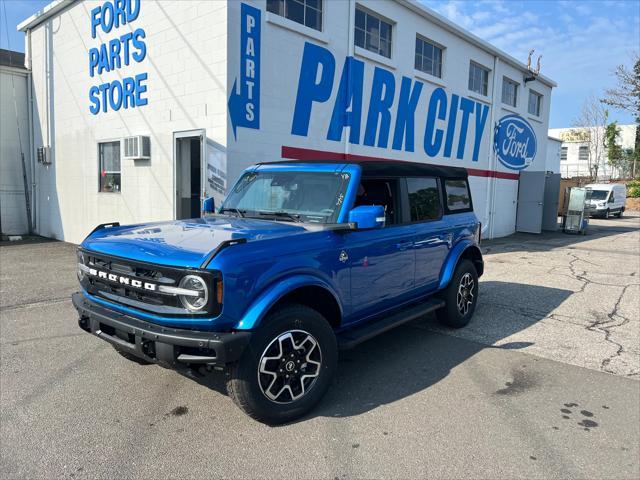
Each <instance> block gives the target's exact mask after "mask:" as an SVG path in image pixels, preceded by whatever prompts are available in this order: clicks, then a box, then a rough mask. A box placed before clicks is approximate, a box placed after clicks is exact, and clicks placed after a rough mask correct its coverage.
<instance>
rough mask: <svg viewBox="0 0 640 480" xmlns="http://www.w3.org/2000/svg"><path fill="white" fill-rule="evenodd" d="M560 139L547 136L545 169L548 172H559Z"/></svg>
mask: <svg viewBox="0 0 640 480" xmlns="http://www.w3.org/2000/svg"><path fill="white" fill-rule="evenodd" d="M561 147H562V140H558V139H557V138H552V137H549V138H548V140H547V163H546V167H545V168H546V170H547V171H548V172H553V173H560V148H561Z"/></svg>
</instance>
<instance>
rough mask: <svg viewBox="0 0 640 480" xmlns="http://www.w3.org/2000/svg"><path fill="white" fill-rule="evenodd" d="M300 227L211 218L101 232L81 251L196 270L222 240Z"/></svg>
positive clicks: (271, 234)
mask: <svg viewBox="0 0 640 480" xmlns="http://www.w3.org/2000/svg"><path fill="white" fill-rule="evenodd" d="M306 231H307V230H306V228H305V227H304V226H302V225H300V224H295V223H284V222H274V221H269V220H259V219H253V218H236V217H224V216H214V217H207V218H196V219H192V220H177V221H173V222H158V223H147V224H140V225H129V226H122V227H110V228H103V229H101V230H98V231H97V232H95V233H93V234H91V235H89V236H88V237H87V238H86V239H85V240H84V242H82V245H81V246H82V247H83V248H86V249H87V250H91V251H93V252H96V253H102V254H105V255H114V256H118V257H122V258H130V259H132V260H137V261H140V262H148V263H155V264H159V265H167V266H174V267H192V268H199V267H200V266H201V265H202V263H203V262H204V261H205V260H206V258H207V256H208V255H209V253H210V252H212V251H213V250H215V249H216V247H218V245H220V244H221V243H222V242H224V241H225V240H237V239H241V238H245V239H246V240H247V241H248V242H250V241H254V240H263V239H267V238H277V237H282V236H288V235H294V234H298V233H304V232H306Z"/></svg>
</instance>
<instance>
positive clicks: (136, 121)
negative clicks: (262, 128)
mask: <svg viewBox="0 0 640 480" xmlns="http://www.w3.org/2000/svg"><path fill="white" fill-rule="evenodd" d="M102 3H103V2H93V1H86V2H76V3H74V4H72V6H71V7H70V8H67V9H66V10H64V11H63V12H62V13H61V14H59V15H57V16H55V17H53V18H51V19H49V20H47V21H45V22H44V23H43V24H41V25H39V26H37V27H36V28H35V30H34V31H33V32H32V34H31V35H32V38H31V44H32V49H33V50H32V51H33V55H32V64H33V67H32V68H33V82H34V91H35V98H34V108H35V115H36V116H35V123H36V139H35V145H36V146H39V145H47V144H49V145H50V146H51V151H52V158H53V164H52V165H51V166H49V167H44V166H40V165H38V166H37V176H36V181H37V183H38V194H37V207H38V216H37V229H38V232H39V233H40V234H41V235H45V236H49V237H53V238H58V239H62V240H66V241H71V242H76V243H78V242H80V241H82V239H83V238H84V236H86V234H87V233H88V232H89V231H90V230H91V229H92V228H93V226H95V225H97V224H99V223H103V222H109V221H116V220H117V221H120V222H121V223H133V222H145V221H150V220H166V219H171V218H174V193H173V191H174V190H173V182H174V153H173V132H176V131H182V130H191V129H199V128H204V129H206V135H207V137H209V138H211V139H212V140H214V141H216V142H217V143H219V144H221V145H225V144H226V92H227V85H226V79H227V75H226V43H227V31H226V25H227V22H226V8H227V7H226V3H225V2H209V1H206V0H203V1H189V2H142V5H141V9H140V13H139V16H138V18H137V19H136V20H135V21H133V22H131V23H130V24H127V25H124V26H120V27H119V28H117V29H115V28H114V29H113V30H112V31H111V32H110V33H108V34H107V33H104V32H103V31H102V30H101V29H100V28H99V27H98V30H97V32H98V35H97V38H95V39H93V38H92V36H91V21H90V12H91V10H92V9H93V8H95V7H96V6H98V5H101V4H102ZM137 28H143V29H144V31H145V33H146V38H145V43H146V47H147V54H146V58H145V59H144V60H142V62H140V63H135V62H131V64H130V65H129V66H124V65H123V66H122V68H120V69H117V70H114V71H111V72H103V74H102V75H100V76H95V77H93V78H92V77H90V75H89V68H88V66H89V49H91V48H92V47H99V46H100V44H101V43H103V42H108V41H109V40H111V39H113V38H117V37H119V36H120V35H122V34H125V33H127V32H131V31H133V30H135V29H137ZM143 72H147V74H148V80H147V87H148V91H147V94H146V95H147V98H148V104H147V105H144V106H140V107H137V108H129V109H127V110H125V109H120V110H119V111H109V112H107V113H102V112H100V113H98V114H97V115H93V114H92V113H91V112H90V111H89V107H90V105H91V104H90V102H89V89H90V88H91V86H93V85H98V84H100V83H103V82H107V81H112V80H115V79H119V78H120V79H121V78H123V77H128V76H133V75H136V74H138V73H143ZM47 79H49V81H47ZM47 115H49V119H50V120H49V121H48V117H47ZM130 135H149V136H150V137H151V161H150V162H146V161H136V162H133V161H125V160H122V191H121V193H98V156H97V155H98V147H97V144H98V142H100V141H104V140H113V139H120V138H122V137H125V136H130Z"/></svg>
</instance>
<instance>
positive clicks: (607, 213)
mask: <svg viewBox="0 0 640 480" xmlns="http://www.w3.org/2000/svg"><path fill="white" fill-rule="evenodd" d="M609 213H610V212H609V209H608V208H607V211H606V212H604V218H609Z"/></svg>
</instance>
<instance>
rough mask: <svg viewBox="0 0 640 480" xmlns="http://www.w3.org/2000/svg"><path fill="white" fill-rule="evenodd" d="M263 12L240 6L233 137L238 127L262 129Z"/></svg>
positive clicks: (232, 104) (232, 101)
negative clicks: (261, 18)
mask: <svg viewBox="0 0 640 480" xmlns="http://www.w3.org/2000/svg"><path fill="white" fill-rule="evenodd" d="M260 16H261V12H260V9H258V8H255V7H252V6H250V5H247V4H245V3H242V4H240V78H239V79H236V80H234V82H233V87H232V89H231V94H230V95H229V103H228V106H229V117H230V118H231V127H232V129H233V137H234V138H237V135H236V129H237V127H245V128H254V129H259V128H260V29H261V24H260Z"/></svg>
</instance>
